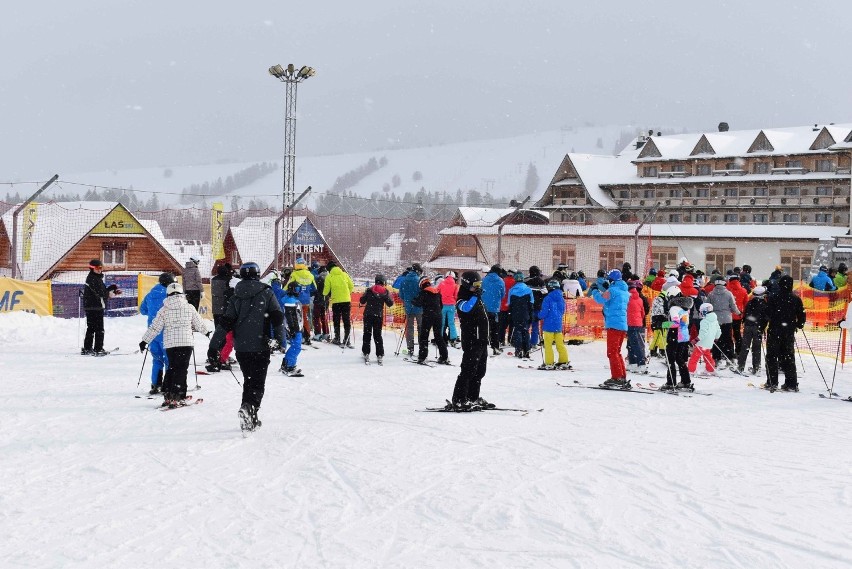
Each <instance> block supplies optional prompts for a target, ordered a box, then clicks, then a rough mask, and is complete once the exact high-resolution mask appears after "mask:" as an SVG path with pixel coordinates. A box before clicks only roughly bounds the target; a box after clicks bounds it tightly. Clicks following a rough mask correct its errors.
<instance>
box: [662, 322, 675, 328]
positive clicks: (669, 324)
mask: <svg viewBox="0 0 852 569" xmlns="http://www.w3.org/2000/svg"><path fill="white" fill-rule="evenodd" d="M672 326H674V322H672V321H671V320H666V321H665V322H663V330H668V329H669V328H671V327H672Z"/></svg>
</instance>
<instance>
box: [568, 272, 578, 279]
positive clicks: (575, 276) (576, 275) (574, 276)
mask: <svg viewBox="0 0 852 569" xmlns="http://www.w3.org/2000/svg"><path fill="white" fill-rule="evenodd" d="M568 280H572V281H578V280H580V275H578V274H577V273H571V274H570V275H568Z"/></svg>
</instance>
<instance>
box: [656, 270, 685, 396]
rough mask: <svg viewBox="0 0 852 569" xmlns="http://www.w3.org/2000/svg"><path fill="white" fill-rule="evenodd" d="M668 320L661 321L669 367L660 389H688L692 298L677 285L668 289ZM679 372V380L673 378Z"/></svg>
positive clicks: (675, 377)
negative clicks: (682, 292) (666, 330)
mask: <svg viewBox="0 0 852 569" xmlns="http://www.w3.org/2000/svg"><path fill="white" fill-rule="evenodd" d="M668 295H669V307H670V308H669V321H668V322H665V323H663V328H666V327H667V328H668V333H667V335H666V358H667V359H668V364H669V369H668V377H667V379H666V384H665V385H664V386H662V387H661V388H660V389H661V390H667V389H688V390H692V389H693V388H692V380H691V379H690V378H689V369H687V359H688V357H689V309H690V308H692V299H691V298H690V297H688V296H683V295H682V294H681V292H680V288H679V287H672V288H671V289H669V294H668ZM678 372H679V373H680V382H679V383H678V384H677V385H675V380H676V379H677V377H678Z"/></svg>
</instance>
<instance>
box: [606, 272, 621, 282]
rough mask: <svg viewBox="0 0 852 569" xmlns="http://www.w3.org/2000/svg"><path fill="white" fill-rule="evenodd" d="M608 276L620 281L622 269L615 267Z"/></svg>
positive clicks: (612, 279) (610, 278)
mask: <svg viewBox="0 0 852 569" xmlns="http://www.w3.org/2000/svg"><path fill="white" fill-rule="evenodd" d="M606 278H608V279H609V280H611V281H620V280H621V271H619V270H618V269H613V270H611V271H610V272H609V273H607V275H606Z"/></svg>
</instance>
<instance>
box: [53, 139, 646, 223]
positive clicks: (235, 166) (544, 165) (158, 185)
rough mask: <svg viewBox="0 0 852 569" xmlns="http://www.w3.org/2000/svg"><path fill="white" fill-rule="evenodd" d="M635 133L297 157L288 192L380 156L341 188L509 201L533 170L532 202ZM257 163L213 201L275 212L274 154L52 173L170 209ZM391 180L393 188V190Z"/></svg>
mask: <svg viewBox="0 0 852 569" xmlns="http://www.w3.org/2000/svg"><path fill="white" fill-rule="evenodd" d="M305 128H306V127H305ZM637 132H638V129H637V128H636V127H633V126H601V127H595V126H590V127H572V128H570V129H564V130H556V131H547V132H539V133H535V134H528V135H522V136H516V137H513V138H503V139H494V140H478V141H471V142H458V143H452V144H446V145H442V146H432V147H427V148H406V149H389V150H376V151H372V152H360V153H353V154H343V155H329V156H299V155H297V158H296V181H295V186H296V188H297V194H298V193H299V192H300V191H301V190H302V189H304V188H305V187H307V186H312V187H313V189H314V191H315V192H317V193H320V192H325V191H327V190H329V189H331V188H332V187H333V186H334V183H335V180H336V179H337V178H338V177H340V176H344V175H345V174H346V173H347V172H350V171H353V170H356V169H357V168H359V167H361V166H363V165H365V164H366V163H367V162H368V161H369V160H370V159H371V158H375V159H376V160H377V161H378V160H380V159H381V158H382V157H384V158H386V159H387V164H386V165H384V166H383V167H381V168H379V169H378V170H377V171H375V172H373V173H372V174H370V175H369V176H367V177H365V178H364V179H362V180H360V182H359V183H357V184H356V185H354V186H352V187H349V188H346V190H347V191H351V192H354V193H355V194H356V195H359V196H364V197H369V196H370V194H372V193H373V192H379V193H384V190H383V189H384V188H385V187H388V188H390V190H391V191H393V192H394V193H395V194H396V195H397V196H398V197H400V198H401V197H403V196H404V194H405V193H406V192H411V193H412V194H414V193H416V192H417V191H418V190H420V188H421V187H425V188H426V190H428V191H430V192H444V191H446V192H448V193H449V194H451V195H455V193H456V191H457V190H461V191H462V192H463V193H466V192H467V191H468V190H471V189H474V190H477V191H479V192H481V193H485V192H486V191H487V192H490V193H491V195H492V196H494V197H495V198H511V197H514V196H515V195H517V194H519V193H520V192H522V191H524V189H525V183H526V179H527V170H528V168H529V165H530V164H533V165H534V166H535V169H536V172H537V174H538V177H539V182H538V187H537V189H536V191H535V192H533V198H534V199H535V198H536V197H537V195H539V194H541V192H542V191H544V188H545V187H546V185H547V183H548V182H549V181H550V179H551V178H552V176H553V174H554V172H555V171H556V168H557V167H558V166H559V164H560V162H561V161H562V158H563V157H564V156H565V154H566V153H568V152H574V151H576V152H590V153H598V154H611V153H613V151H614V149H615V147H616V146H618V144H619V141H621V140H624V138H625V137H632V136H634V135H635V134H636V133H637ZM628 140H629V139H628ZM264 161H266V162H270V163H272V162H274V163H276V164H278V166H279V168H278V169H277V170H275V171H274V172H272V173H271V174H268V175H266V176H264V177H263V178H261V179H259V180H256V181H255V182H254V183H252V184H250V185H248V186H245V187H243V188H241V189H239V190H237V191H234V192H230V193H228V194H227V195H225V196H222V199H221V201H224V202H225V204H226V207H227V206H228V205H230V203H231V199H232V197H233V196H237V197H240V198H241V199H242V201H241V202H240V205H241V207H247V205H248V201H249V200H250V199H252V198H251V196H262V197H261V198H260V199H263V200H264V201H266V202H267V203H268V204H270V205H274V206H278V207H280V205H281V204H280V199H281V198H280V196H281V188H282V186H283V176H284V174H283V170H282V169H281V162H280V157H278V158H276V157H275V156H272V157H267V158H264V159H260V160H257V161H256V162H251V163H230V164H208V165H194V166H163V167H158V168H139V169H128V170H111V171H105V172H83V173H76V174H73V173H60V178H61V179H62V180H67V181H71V182H76V183H80V184H88V185H91V186H100V187H102V188H103V187H119V188H129V187H131V186H132V187H133V189H134V190H150V191H157V192H168V193H172V194H176V195H167V194H161V195H159V196H158V198H159V202H160V205H169V204H173V203H177V202H178V200H179V194H180V193H181V191H182V190H183V189H184V188H188V187H189V186H191V185H192V184H198V185H201V184H203V183H204V182H208V183H211V184H212V183H214V182H215V181H216V180H218V179H220V178H221V179H222V180H223V181H224V180H226V179H227V178H228V176H233V175H234V174H236V173H237V172H239V171H241V170H244V169H246V168H248V167H250V166H252V165H253V164H257V163H260V162H264ZM395 178H396V179H398V182H399V185H394V179H395ZM86 189H87V188H85V187H80V186H73V185H65V186H63V187H62V188H61V190H60V191H62V192H79V193H80V194H81V196H82V195H83V194H84V193H85V191H86ZM49 193H50V192H48V194H47V197H49ZM137 197H138V198H140V199H141V200H143V201H145V200H147V199H148V198H149V197H150V194H145V193H140V194H138V196H137ZM211 201H219V200H213V199H207V200H206V202H207V203H208V205H209V203H210V202H211ZM198 203H201V200H199V201H198Z"/></svg>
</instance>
